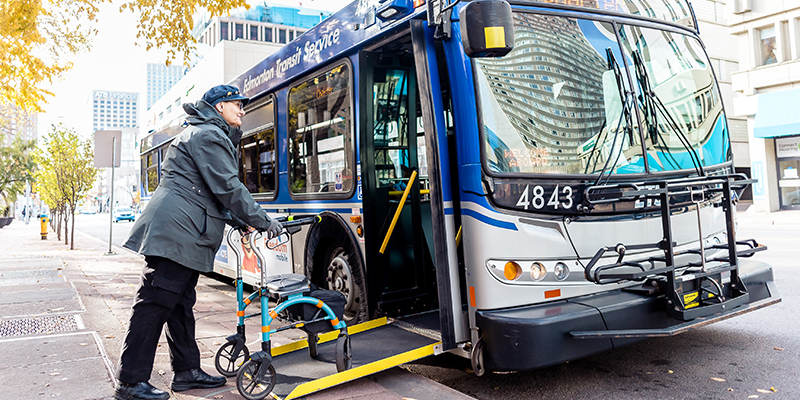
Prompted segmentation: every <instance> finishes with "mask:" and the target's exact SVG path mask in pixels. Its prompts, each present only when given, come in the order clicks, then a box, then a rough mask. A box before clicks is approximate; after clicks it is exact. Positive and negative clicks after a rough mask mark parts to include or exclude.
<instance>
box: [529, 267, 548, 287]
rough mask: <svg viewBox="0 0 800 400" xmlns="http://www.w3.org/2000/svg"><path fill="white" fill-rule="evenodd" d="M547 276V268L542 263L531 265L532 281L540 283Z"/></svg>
mask: <svg viewBox="0 0 800 400" xmlns="http://www.w3.org/2000/svg"><path fill="white" fill-rule="evenodd" d="M545 276H547V268H545V267H544V265H542V263H540V262H535V263H533V264H532V265H531V279H533V280H534V281H536V282H538V281H540V280H542V279H544V277H545Z"/></svg>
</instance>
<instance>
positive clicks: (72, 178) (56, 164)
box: [42, 124, 97, 250]
mask: <svg viewBox="0 0 800 400" xmlns="http://www.w3.org/2000/svg"><path fill="white" fill-rule="evenodd" d="M45 146H46V150H45V152H46V153H45V154H44V155H43V157H42V162H43V163H44V164H45V165H42V169H43V170H44V169H47V170H49V171H52V178H54V179H53V181H54V184H55V186H56V187H57V190H56V191H54V196H55V197H58V196H60V197H61V198H62V200H63V207H62V208H63V211H62V214H63V217H64V224H65V232H64V233H65V235H64V243H65V244H66V243H67V239H68V238H67V232H66V224H68V223H69V220H70V219H71V220H72V226H71V227H70V230H71V234H70V237H69V243H70V250H74V249H75V210H76V209H77V206H78V201H79V200H81V199H82V198H83V197H84V196H85V195H86V192H87V191H88V190H89V189H91V187H92V184H93V183H94V178H95V176H96V175H97V168H94V167H93V166H92V164H93V163H94V151H93V150H92V142H91V141H90V140H86V141H82V140H80V138H79V137H78V134H77V133H76V132H75V130H74V129H70V128H67V127H65V126H64V125H63V124H58V125H53V126H52V128H51V130H50V132H48V133H47V135H46V137H45ZM48 196H49V195H48Z"/></svg>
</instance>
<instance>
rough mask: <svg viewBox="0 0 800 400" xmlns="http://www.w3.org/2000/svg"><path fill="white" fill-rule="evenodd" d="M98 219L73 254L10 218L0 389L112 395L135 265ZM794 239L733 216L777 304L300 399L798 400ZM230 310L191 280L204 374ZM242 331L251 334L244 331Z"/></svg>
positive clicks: (799, 255)
mask: <svg viewBox="0 0 800 400" xmlns="http://www.w3.org/2000/svg"><path fill="white" fill-rule="evenodd" d="M107 217H108V216H107V215H96V216H79V217H78V219H77V220H76V222H77V224H78V226H79V227H80V229H81V230H83V229H85V230H86V231H87V232H90V233H91V235H87V234H84V233H83V232H81V231H78V232H76V236H75V237H76V248H77V249H78V250H75V251H68V250H67V247H66V246H64V245H63V243H59V242H57V241H56V240H55V237H54V235H53V234H52V233H51V235H50V237H49V240H47V241H40V240H39V239H38V224H33V223H31V224H30V225H27V226H26V225H24V224H23V223H21V221H15V222H14V223H13V224H12V225H10V226H7V227H5V228H4V229H2V230H0V251H2V254H3V256H0V311H2V314H0V315H3V318H2V319H0V324H2V325H0V326H2V327H3V329H2V330H0V352H2V353H3V354H4V355H5V356H6V358H4V361H3V362H2V363H0V373H2V375H0V384H2V385H3V387H4V391H3V393H4V394H3V395H2V396H0V397H3V398H42V397H48V398H50V397H61V398H70V399H72V398H76V399H77V398H87V399H88V398H98V397H100V398H103V397H105V396H109V395H110V394H111V390H112V387H113V386H112V385H113V383H112V378H111V369H112V368H113V366H114V364H115V362H116V359H117V357H118V355H119V349H120V346H121V339H122V336H123V334H124V327H125V324H126V323H127V318H128V315H129V314H128V313H129V308H130V304H131V301H132V295H133V290H134V289H135V285H136V283H137V281H138V275H139V271H140V269H141V265H142V261H141V258H139V256H137V255H135V254H133V253H131V252H128V251H127V250H124V249H121V248H115V250H116V251H117V253H118V255H116V256H110V257H108V256H103V255H102V254H103V253H104V252H105V251H106V250H107V238H108V231H107V227H108V220H107ZM131 226H132V224H129V223H121V224H114V230H115V239H114V241H115V242H116V241H117V239H116V238H117V237H118V236H119V237H120V238H119V239H118V240H119V241H120V242H119V243H121V240H122V238H124V236H125V234H126V233H127V230H128V229H129V228H130V227H131ZM104 229H105V230H104ZM798 234H800V212H797V211H789V212H786V211H784V212H778V213H773V214H770V215H763V214H740V217H739V238H751V237H752V238H756V239H758V240H759V241H760V242H762V243H764V244H766V245H768V246H770V250H769V251H768V252H764V253H760V254H758V255H757V257H758V259H760V260H762V261H764V262H767V263H770V264H772V265H773V266H774V268H775V276H776V282H777V285H778V289H779V291H780V295H781V297H782V298H783V302H781V303H779V304H778V305H775V306H772V307H768V308H766V309H764V310H761V311H758V312H754V313H750V314H747V315H744V316H741V317H738V318H734V319H731V320H728V321H723V322H721V323H717V324H714V325H711V326H708V327H705V328H702V329H699V330H697V331H692V332H689V333H686V334H682V335H678V336H675V337H672V338H660V339H651V340H646V341H643V342H639V343H637V344H634V345H631V346H628V347H624V348H621V349H617V350H615V351H611V352H607V353H603V354H600V355H596V356H593V357H589V358H586V359H582V360H576V361H573V362H569V363H565V364H562V365H558V366H554V367H550V368H545V369H541V370H537V371H526V372H518V373H509V374H492V373H489V374H487V375H486V376H484V377H481V378H478V377H475V376H474V374H472V373H470V372H469V371H468V369H469V363H468V362H467V361H466V360H464V359H461V358H458V357H455V356H449V355H443V356H438V357H434V358H430V359H428V360H426V361H424V362H421V363H417V364H412V365H407V366H405V367H403V368H395V369H393V370H390V371H388V372H385V373H382V374H378V375H376V376H373V377H370V378H362V379H360V380H357V381H355V382H351V383H348V384H345V385H342V386H340V387H338V388H334V389H330V390H327V391H323V392H320V393H318V394H315V395H312V396H309V397H307V398H309V399H343V398H355V399H366V398H370V399H373V398H374V399H401V398H403V397H406V398H414V399H428V398H431V399H434V398H435V399H439V398H448V397H449V398H458V397H459V396H462V394H463V395H464V396H473V397H474V398H480V399H530V398H541V399H689V398H691V399H748V398H755V397H751V396H759V397H758V398H759V399H797V398H800V383H798V381H797V378H796V368H797V365H798V361H797V360H800V321H799V320H798V319H797V318H793V317H791V316H793V315H795V314H796V312H795V311H794V307H795V305H797V304H798V303H799V302H800V289H798V288H799V287H800V271H798V269H797V268H796V266H795V263H796V260H797V259H800V246H797V237H798ZM234 307H235V302H234V298H233V293H232V292H231V286H229V285H227V284H226V283H224V282H219V281H216V280H213V279H209V278H205V277H201V281H200V284H199V285H198V303H197V305H196V306H195V312H196V317H197V319H198V339H199V342H200V346H201V351H202V356H203V368H204V369H206V370H207V371H214V367H213V359H212V358H211V357H212V355H213V352H214V351H215V350H216V349H217V348H218V347H219V344H220V343H221V342H222V341H223V340H224V339H223V338H224V336H226V335H228V334H230V333H231V332H233V331H234V323H233V318H232V317H231V316H232V315H233V313H234V312H233V309H234ZM18 321H24V322H25V324H22V323H18ZM251 328H252V326H250V327H249V328H248V329H251ZM24 329H28V330H27V331H24ZM287 332H288V334H287V335H279V336H278V337H276V338H275V341H276V343H277V344H281V343H288V342H289V341H292V340H295V339H297V338H299V337H300V335H301V334H299V333H294V334H293V333H292V332H293V331H287ZM248 335H249V337H250V338H255V337H257V336H256V332H251V331H250V330H248ZM255 345H256V343H251V348H254V347H255ZM165 346H166V344H165V341H163V337H162V348H164V350H159V352H158V355H157V365H156V367H155V368H154V371H153V376H152V378H151V382H152V383H154V384H156V385H157V386H158V387H161V388H167V387H168V384H169V381H170V379H171V374H172V373H171V371H170V368H169V361H168V355H167V352H166V349H165ZM407 370H410V371H412V372H414V373H416V374H418V375H415V374H410V373H409V372H407ZM76 371H80V372H79V373H78V372H76ZM434 381H436V382H440V383H441V384H444V385H446V386H449V387H450V388H452V389H455V391H453V390H452V389H449V388H447V387H444V386H441V385H438V384H436V383H435V382H434ZM88 388H90V389H91V390H89V389H88ZM772 389H774V390H775V391H774V392H773V391H772ZM456 391H458V392H460V393H462V394H460V393H458V392H456ZM6 393H11V394H12V396H11V397H8V395H7V394H6ZM219 396H222V397H219ZM201 397H206V398H226V399H227V398H230V399H233V398H240V397H239V395H238V393H236V390H235V387H234V385H233V382H232V381H231V382H229V383H228V385H227V386H226V387H223V388H220V389H214V390H206V391H202V390H197V391H190V392H188V393H182V394H178V395H176V396H175V398H179V399H193V398H201Z"/></svg>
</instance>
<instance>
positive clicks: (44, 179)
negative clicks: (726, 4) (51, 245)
mask: <svg viewBox="0 0 800 400" xmlns="http://www.w3.org/2000/svg"><path fill="white" fill-rule="evenodd" d="M36 163H37V164H38V165H39V168H37V169H36V175H35V176H34V177H35V179H36V183H37V184H38V189H39V196H40V197H41V199H42V201H44V202H45V203H46V204H47V207H48V208H50V226H52V227H53V230H54V231H55V232H56V234H57V235H58V240H59V241H60V240H61V219H62V216H63V215H64V209H65V206H64V194H63V193H61V188H60V187H59V186H58V183H57V179H56V172H55V168H56V167H55V166H54V165H53V160H52V159H51V158H50V157H48V156H47V151H44V150H40V151H38V152H37V153H36Z"/></svg>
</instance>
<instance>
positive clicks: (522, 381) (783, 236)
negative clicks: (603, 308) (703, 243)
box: [410, 211, 800, 400]
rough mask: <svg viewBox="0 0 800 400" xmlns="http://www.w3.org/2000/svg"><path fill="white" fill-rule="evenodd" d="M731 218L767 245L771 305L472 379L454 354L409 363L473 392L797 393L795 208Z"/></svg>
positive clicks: (799, 273) (560, 395)
mask: <svg viewBox="0 0 800 400" xmlns="http://www.w3.org/2000/svg"><path fill="white" fill-rule="evenodd" d="M738 219H739V232H738V237H739V238H740V239H742V238H756V239H758V241H759V242H761V243H764V244H766V245H767V246H769V250H768V251H767V252H763V253H758V254H757V255H756V256H755V257H757V259H758V260H761V261H764V262H767V263H769V264H771V265H772V266H773V267H774V273H775V281H776V283H777V286H778V291H779V293H780V295H781V297H782V299H783V301H782V302H781V303H778V304H777V305H774V306H771V307H767V308H765V309H763V310H760V311H756V312H753V313H750V314H746V315H743V316H740V317H737V318H733V319H730V320H727V321H723V322H719V323H716V324H713V325H711V326H708V327H704V328H701V329H699V330H696V331H692V332H688V333H685V334H681V335H677V336H675V337H671V338H658V339H650V340H645V341H643V342H639V343H636V344H634V345H630V346H627V347H623V348H621V349H617V350H614V351H611V352H606V353H602V354H598V355H595V356H593V357H588V358H585V359H581V360H576V361H572V362H569V363H566V364H561V365H557V366H553V367H550V368H544V369H541V370H537V371H526V372H518V373H511V374H492V373H488V374H486V375H484V376H483V377H480V378H478V377H476V376H475V375H474V374H471V373H468V372H466V370H467V369H468V368H469V363H468V362H466V361H464V360H461V359H458V358H455V357H452V358H446V357H437V358H433V359H429V360H428V361H429V362H430V363H434V365H413V366H412V367H411V368H410V370H411V371H413V372H416V373H419V374H422V375H424V376H427V377H429V378H431V379H435V380H437V381H439V382H441V383H444V384H446V385H448V386H450V387H452V388H454V389H456V390H458V391H461V392H463V393H466V394H468V395H470V396H474V397H476V398H479V399H570V400H578V399H615V400H624V399H750V398H758V399H762V400H763V399H792V400H794V399H800V381H799V380H798V378H797V367H798V365H800V318H797V315H798V313H797V306H798V304H800V268H798V260H800V245H798V244H799V243H800V242H798V237H800V211H782V212H776V213H772V214H769V215H764V214H753V213H746V214H739V218H738ZM771 388H774V389H775V390H776V392H772V390H771ZM765 391H766V393H765ZM750 396H758V397H750Z"/></svg>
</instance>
